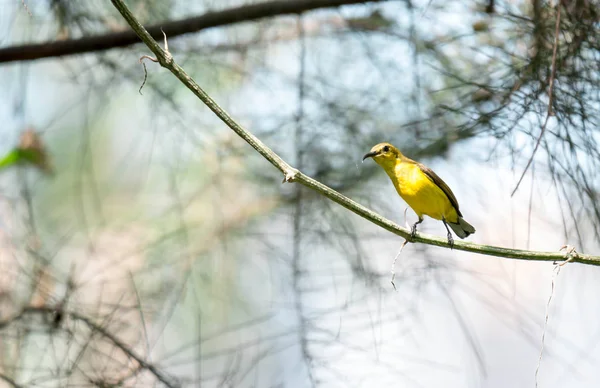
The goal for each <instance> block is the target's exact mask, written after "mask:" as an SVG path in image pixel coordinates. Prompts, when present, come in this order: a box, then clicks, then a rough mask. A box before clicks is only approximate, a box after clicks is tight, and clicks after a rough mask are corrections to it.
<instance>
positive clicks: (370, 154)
mask: <svg viewBox="0 0 600 388" xmlns="http://www.w3.org/2000/svg"><path fill="white" fill-rule="evenodd" d="M375 155H377V151H371V152H369V153H368V154H365V156H363V162H364V161H365V159H367V158H372V157H373V156H375Z"/></svg>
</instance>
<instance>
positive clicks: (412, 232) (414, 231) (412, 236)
mask: <svg viewBox="0 0 600 388" xmlns="http://www.w3.org/2000/svg"><path fill="white" fill-rule="evenodd" d="M415 237H417V224H414V225H413V226H412V228H410V240H411V241H414V240H415Z"/></svg>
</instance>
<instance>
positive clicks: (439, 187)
mask: <svg viewBox="0 0 600 388" xmlns="http://www.w3.org/2000/svg"><path fill="white" fill-rule="evenodd" d="M367 158H373V160H374V161H375V162H376V163H377V164H378V165H380V166H381V167H383V169H384V170H385V172H386V173H387V174H388V176H389V177H390V179H391V180H392V183H393V184H394V187H395V188H396V191H397V192H398V194H400V196H401V197H402V199H403V200H404V201H405V202H406V203H407V204H408V206H410V207H411V208H412V209H413V210H414V211H415V213H417V216H418V217H419V220H418V221H417V222H415V224H414V225H413V226H412V229H411V234H412V237H414V236H415V234H416V233H417V225H419V224H420V223H421V222H423V216H424V215H426V216H429V217H431V218H434V219H436V220H441V221H442V222H443V223H444V226H445V227H446V231H447V232H448V244H450V246H451V247H452V246H453V245H454V239H453V238H452V233H450V229H448V225H450V228H452V230H453V231H454V233H456V235H457V236H458V237H460V238H465V237H468V236H469V235H470V234H473V233H475V228H474V227H473V226H472V225H471V224H469V223H468V222H467V221H465V220H464V219H463V218H462V214H461V212H460V210H459V208H458V201H457V200H456V197H455V196H454V194H453V193H452V190H450V188H449V187H448V185H447V184H446V183H445V182H444V181H443V180H442V178H440V177H439V176H437V174H436V173H435V172H433V171H432V170H431V169H430V168H428V167H425V166H424V165H422V164H421V163H418V162H415V161H414V160H412V159H409V158H407V157H406V156H404V155H402V153H401V152H400V151H399V150H398V149H397V148H396V147H394V146H393V145H391V144H390V143H380V144H377V145H376V146H374V147H373V148H371V151H369V153H368V154H366V155H365V156H364V157H363V161H364V160H365V159H367Z"/></svg>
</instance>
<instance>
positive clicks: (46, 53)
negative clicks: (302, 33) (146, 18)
mask: <svg viewBox="0 0 600 388" xmlns="http://www.w3.org/2000/svg"><path fill="white" fill-rule="evenodd" d="M384 1H388V0H293V1H292V0H275V1H268V2H262V3H258V4H249V5H242V6H240V7H235V8H230V9H226V10H223V11H215V12H207V13H205V14H203V15H200V16H195V17H191V18H187V19H182V20H176V21H168V22H163V23H160V24H154V25H152V26H149V27H148V32H149V33H150V35H151V36H153V37H154V38H155V39H158V38H160V37H162V32H161V28H162V30H164V31H165V32H166V33H167V34H168V35H169V36H170V37H176V36H180V35H184V34H189V33H191V32H198V31H201V30H205V29H208V28H212V27H219V26H226V25H230V24H235V23H242V22H249V21H253V20H258V19H264V18H268V17H274V16H280V15H291V14H299V13H303V12H307V11H312V10H315V9H319V8H333V7H339V6H342V5H350V4H358V3H379V2H384ZM135 43H139V39H138V37H137V35H136V34H135V32H133V31H131V30H127V31H121V32H114V33H110V34H104V35H98V36H90V37H85V38H80V39H70V40H63V41H56V42H43V43H36V44H27V45H20V46H11V47H4V48H0V63H2V62H14V61H32V60H35V59H41V58H51V57H61V56H66V55H74V54H83V53H89V52H98V51H104V50H109V49H112V48H117V47H126V46H130V45H132V44H135Z"/></svg>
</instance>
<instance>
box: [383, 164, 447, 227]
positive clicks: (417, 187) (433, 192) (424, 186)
mask: <svg viewBox="0 0 600 388" xmlns="http://www.w3.org/2000/svg"><path fill="white" fill-rule="evenodd" d="M391 172H392V171H390V172H388V175H389V176H390V178H391V179H392V182H393V183H394V187H396V191H398V194H400V196H401V197H402V199H404V201H406V203H407V204H408V206H410V207H411V208H412V209H413V210H414V211H415V213H417V215H418V216H419V217H421V216H422V215H427V216H429V217H431V218H434V219H436V220H441V219H442V218H444V219H446V221H448V222H457V221H458V214H457V213H456V210H455V209H454V206H452V203H451V202H450V200H449V199H448V197H447V196H446V194H445V193H444V192H443V191H442V189H440V188H439V187H438V186H437V185H436V184H435V183H434V182H433V181H432V180H431V179H430V178H429V177H428V176H427V175H426V174H425V173H424V172H423V171H422V170H421V169H420V168H419V166H418V165H417V164H414V163H409V162H404V161H400V160H398V163H396V166H395V168H394V169H393V173H391Z"/></svg>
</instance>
